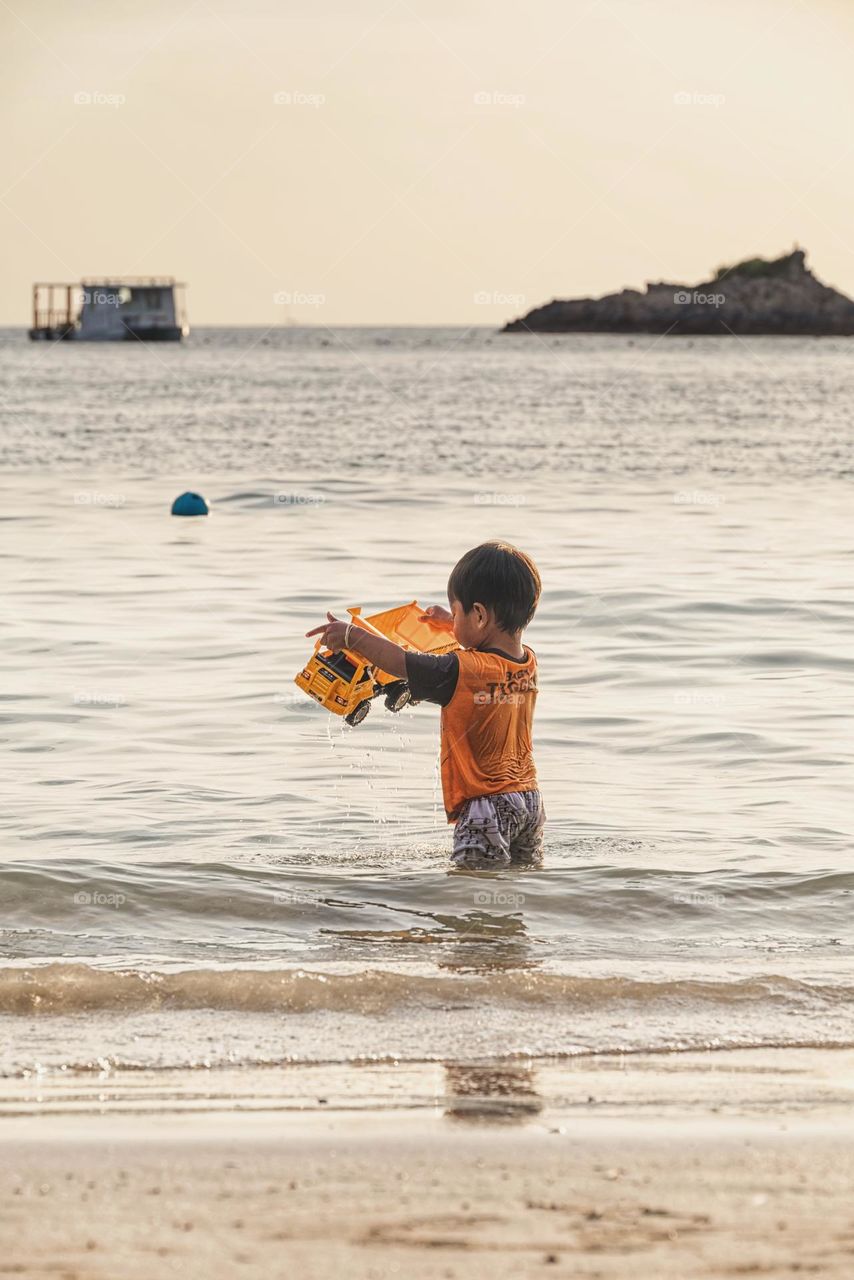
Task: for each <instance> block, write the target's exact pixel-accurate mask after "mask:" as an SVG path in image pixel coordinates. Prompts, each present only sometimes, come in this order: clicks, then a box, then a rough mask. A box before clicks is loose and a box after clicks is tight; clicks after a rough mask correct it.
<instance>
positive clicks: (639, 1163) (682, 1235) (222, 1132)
mask: <svg viewBox="0 0 854 1280" xmlns="http://www.w3.org/2000/svg"><path fill="white" fill-rule="evenodd" d="M492 1071H493V1075H492V1077H490V1075H489V1072H490V1068H488V1067H485V1066H484V1065H483V1064H478V1065H474V1064H470V1065H468V1066H467V1065H466V1064H461V1063H456V1064H448V1065H447V1066H445V1067H442V1066H441V1064H430V1065H429V1066H425V1065H424V1064H422V1065H420V1066H418V1067H415V1066H413V1065H412V1064H403V1065H402V1066H401V1067H400V1068H394V1067H383V1068H372V1069H364V1068H362V1069H359V1068H353V1067H344V1066H340V1067H338V1068H335V1069H332V1068H329V1067H323V1068H321V1067H313V1068H286V1069H282V1070H279V1069H275V1068H266V1069H264V1070H263V1071H249V1072H241V1071H239V1070H230V1071H229V1070H226V1071H218V1072H187V1071H184V1072H170V1073H162V1074H163V1075H164V1076H165V1077H168V1078H165V1079H161V1080H157V1081H152V1075H154V1074H155V1073H151V1072H136V1073H131V1072H126V1073H116V1074H121V1075H122V1079H121V1080H110V1078H109V1076H105V1077H103V1078H99V1077H97V1076H95V1077H91V1076H90V1078H89V1079H82V1078H81V1077H80V1076H76V1077H75V1078H73V1079H67V1080H63V1081H61V1082H53V1081H48V1080H45V1079H41V1080H38V1079H32V1080H25V1081H22V1080H4V1081H2V1082H0V1086H2V1087H1V1088H0V1092H2V1108H0V1109H1V1110H2V1116H0V1150H2V1155H3V1159H2V1161H0V1196H2V1199H3V1203H4V1205H5V1206H6V1209H7V1212H6V1214H5V1215H4V1223H3V1226H2V1227H0V1245H2V1249H3V1258H4V1268H3V1269H4V1270H5V1271H6V1272H10V1273H12V1274H15V1275H18V1276H24V1277H31V1278H32V1280H36V1277H39V1278H41V1277H44V1276H47V1275H54V1274H60V1275H62V1276H64V1277H69V1278H70V1277H74V1278H75V1280H115V1277H116V1276H121V1277H122V1280H158V1277H160V1276H167V1275H173V1274H176V1273H178V1272H180V1274H181V1276H182V1278H183V1280H195V1278H196V1277H199V1280H202V1277H205V1278H206V1280H207V1278H213V1280H220V1277H221V1278H222V1280H226V1278H228V1280H231V1277H233V1276H234V1275H235V1274H252V1275H255V1274H258V1275H259V1276H260V1275H262V1274H263V1275H265V1276H267V1275H270V1276H278V1275H284V1274H291V1273H293V1274H299V1275H300V1276H301V1277H305V1278H307V1280H313V1278H314V1277H317V1278H318V1280H319V1278H320V1277H328V1276H329V1275H331V1274H334V1273H335V1272H337V1271H341V1270H343V1269H346V1273H347V1275H348V1277H354V1278H355V1280H362V1278H364V1280H379V1278H380V1277H382V1278H384V1277H386V1276H392V1275H406V1276H412V1277H416V1278H418V1277H434V1276H435V1277H449V1278H452V1277H463V1276H465V1277H475V1280H479V1278H480V1277H484V1278H485V1277H487V1276H488V1277H489V1280H496V1278H503V1277H507V1278H508V1280H510V1277H513V1278H514V1280H515V1277H518V1276H520V1275H525V1276H527V1275H536V1274H538V1273H539V1272H540V1270H541V1269H542V1268H545V1269H546V1273H547V1274H550V1275H556V1276H590V1277H598V1278H599V1280H607V1278H611V1277H613V1278H614V1280H616V1278H618V1277H619V1278H620V1280H623V1278H625V1280H628V1277H630V1276H631V1277H637V1276H638V1275H640V1276H641V1277H643V1280H652V1277H673V1278H674V1280H677V1278H678V1280H687V1278H688V1277H691V1276H701V1275H702V1276H704V1277H710V1276H715V1277H717V1276H721V1277H723V1276H741V1275H759V1276H763V1277H766V1278H771V1280H776V1278H777V1277H779V1278H780V1280H782V1278H783V1277H791V1276H793V1275H794V1274H796V1273H799V1272H802V1273H807V1274H813V1275H821V1276H830V1277H837V1276H838V1277H840V1280H842V1277H847V1276H849V1275H850V1270H851V1255H852V1253H854V1214H852V1211H851V1208H850V1188H851V1185H852V1182H853V1181H854V1113H852V1108H851V1106H850V1102H851V1096H852V1092H854V1051H850V1050H744V1051H740V1050H733V1051H727V1052H726V1053H725V1054H716V1053H714V1052H713V1051H712V1052H707V1053H705V1054H699V1053H691V1054H686V1055H674V1056H673V1057H671V1058H669V1059H668V1058H664V1059H663V1058H662V1057H661V1056H659V1055H649V1056H648V1057H646V1058H632V1059H631V1060H630V1061H629V1062H628V1063H627V1062H625V1061H622V1062H621V1060H620V1059H619V1058H613V1059H609V1060H600V1061H598V1062H597V1061H595V1060H591V1059H586V1060H585V1062H584V1063H578V1062H576V1063H573V1064H567V1063H561V1064H560V1065H559V1066H558V1065H549V1064H546V1063H532V1064H529V1066H528V1067H526V1068H519V1066H518V1064H517V1065H516V1068H515V1075H513V1076H512V1077H510V1076H508V1074H507V1068H506V1065H505V1066H503V1067H498V1066H496V1067H495V1068H492ZM130 1077H134V1078H133V1079H130ZM200 1077H201V1078H200ZM321 1088H323V1089H325V1090H326V1092H325V1093H321V1092H320V1089H321Z"/></svg>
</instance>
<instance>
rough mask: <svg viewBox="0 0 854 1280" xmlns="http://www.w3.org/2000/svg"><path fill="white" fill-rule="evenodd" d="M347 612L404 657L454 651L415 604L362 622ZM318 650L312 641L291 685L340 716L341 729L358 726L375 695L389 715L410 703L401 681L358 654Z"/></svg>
mask: <svg viewBox="0 0 854 1280" xmlns="http://www.w3.org/2000/svg"><path fill="white" fill-rule="evenodd" d="M347 612H348V613H349V614H350V617H351V619H352V620H353V622H356V623H358V625H359V626H360V627H364V628H365V629H366V630H368V631H376V632H377V633H378V634H379V635H381V636H385V638H386V639H387V640H393V641H394V643H395V644H399V645H400V646H401V648H403V649H406V650H408V651H409V652H410V653H450V652H451V651H452V650H454V649H458V648H459V647H460V646H459V645H458V644H457V642H456V640H454V638H453V635H452V633H451V632H450V631H449V630H448V626H447V624H446V623H444V622H422V620H421V618H422V615H423V613H424V610H423V609H422V607H421V605H420V604H419V603H418V601H417V600H413V601H412V602H411V603H410V604H402V605H399V606H398V607H397V608H396V609H387V610H386V611H385V613H373V614H371V615H370V617H366V618H363V617H362V611H361V608H352V609H348V610H347ZM320 650H321V641H320V640H318V641H317V644H316V645H315V647H314V654H313V656H312V657H311V658H310V659H309V661H308V663H307V665H306V666H305V667H304V668H303V670H302V671H301V672H300V673H299V675H298V676H296V677H295V680H294V683H295V684H297V685H298V686H299V688H300V689H302V690H303V691H304V692H305V693H307V694H308V695H309V697H310V698H314V699H315V700H316V701H317V702H319V703H320V705H321V706H323V707H326V708H327V710H328V711H332V712H334V713H335V715H336V716H343V717H344V720H345V721H346V723H347V724H351V725H357V724H361V723H362V721H363V720H364V718H365V716H366V715H367V714H368V712H369V711H370V709H371V701H372V699H373V698H378V697H379V696H380V694H385V704H386V706H387V707H388V709H389V711H402V710H403V708H404V707H405V706H407V705H408V704H409V703H411V702H412V694H411V692H410V689H409V685H408V684H407V683H406V681H405V680H401V679H399V677H397V676H391V675H389V674H388V672H387V671H381V670H380V668H379V667H374V666H372V665H371V664H370V663H369V662H368V661H367V659H366V658H363V657H361V655H360V654H358V653H354V652H353V651H352V650H351V649H340V650H339V651H338V652H337V653H332V652H330V651H329V650H324V651H323V652H322V653H321V652H320ZM413 705H414V703H413Z"/></svg>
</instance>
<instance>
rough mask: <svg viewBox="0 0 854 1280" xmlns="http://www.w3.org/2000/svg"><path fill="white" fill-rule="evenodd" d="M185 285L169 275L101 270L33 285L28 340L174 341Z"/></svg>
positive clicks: (183, 330) (182, 317) (185, 328)
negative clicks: (102, 273)
mask: <svg viewBox="0 0 854 1280" xmlns="http://www.w3.org/2000/svg"><path fill="white" fill-rule="evenodd" d="M185 288H186V286H185V285H183V284H179V283H178V281H176V280H174V279H173V278H172V277H171V276H107V277H105V278H104V279H101V280H82V281H81V282H80V283H79V284H66V283H61V284H58V283H38V284H34V285H33V323H32V327H31V329H30V330H29V335H30V338H31V339H32V340H33V341H34V342H39V341H41V342H68V341H74V342H128V341H131V340H134V339H135V340H136V341H138V342H180V341H181V339H182V338H186V337H187V335H188V334H189V332H190V329H189V325H188V324H187V316H186V306H185V301H184V289H185Z"/></svg>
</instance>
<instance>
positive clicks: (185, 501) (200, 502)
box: [172, 493, 208, 516]
mask: <svg viewBox="0 0 854 1280" xmlns="http://www.w3.org/2000/svg"><path fill="white" fill-rule="evenodd" d="M172 514H173V516H206V515H207V514H208V504H207V503H206V502H205V500H204V498H203V497H202V495H201V494H200V493H182V494H180V495H179V496H178V497H177V498H176V499H175V501H174V502H173V503H172Z"/></svg>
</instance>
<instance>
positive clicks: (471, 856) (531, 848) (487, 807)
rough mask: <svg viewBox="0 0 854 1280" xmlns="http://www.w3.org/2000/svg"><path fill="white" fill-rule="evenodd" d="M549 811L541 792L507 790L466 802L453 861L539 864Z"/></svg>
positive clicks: (475, 864) (456, 832) (456, 831)
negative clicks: (544, 827) (546, 809)
mask: <svg viewBox="0 0 854 1280" xmlns="http://www.w3.org/2000/svg"><path fill="white" fill-rule="evenodd" d="M545 821H546V811H545V809H544V808H543V797H542V796H541V795H540V793H539V791H507V792H505V793H504V794H503V795H499V796H478V797H477V799H476V800H467V801H466V802H465V804H464V805H463V807H462V810H461V811H460V816H459V818H457V823H456V826H455V827H454V852H453V854H452V856H451V860H452V861H453V862H454V863H455V864H456V866H458V867H473V868H478V869H486V868H489V867H506V866H508V865H509V864H510V862H512V861H518V862H536V861H537V860H538V859H539V857H540V855H541V853H542V848H543V826H544V824H545Z"/></svg>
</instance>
